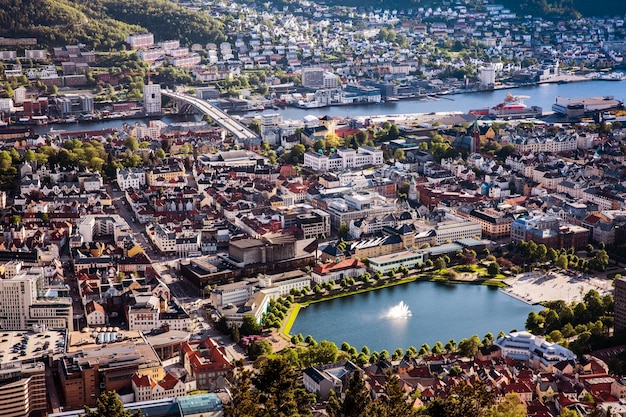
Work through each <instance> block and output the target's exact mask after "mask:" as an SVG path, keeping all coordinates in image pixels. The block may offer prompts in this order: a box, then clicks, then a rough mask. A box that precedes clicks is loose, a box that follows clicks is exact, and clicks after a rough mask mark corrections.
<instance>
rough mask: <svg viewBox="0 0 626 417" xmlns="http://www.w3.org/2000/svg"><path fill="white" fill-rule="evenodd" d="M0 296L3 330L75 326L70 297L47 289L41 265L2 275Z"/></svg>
mask: <svg viewBox="0 0 626 417" xmlns="http://www.w3.org/2000/svg"><path fill="white" fill-rule="evenodd" d="M40 295H41V296H42V297H40ZM45 295H51V296H50V297H45ZM0 299H2V303H0V327H1V328H2V329H4V330H26V329H29V328H31V327H32V326H33V325H45V326H47V327H50V328H68V329H70V330H71V329H72V328H73V319H72V318H73V314H72V300H71V298H69V297H59V296H57V295H56V294H55V296H52V294H49V293H46V288H45V279H44V274H43V269H42V268H39V267H34V268H30V269H28V270H26V271H21V272H19V273H18V274H17V275H15V276H14V277H12V278H5V279H0Z"/></svg>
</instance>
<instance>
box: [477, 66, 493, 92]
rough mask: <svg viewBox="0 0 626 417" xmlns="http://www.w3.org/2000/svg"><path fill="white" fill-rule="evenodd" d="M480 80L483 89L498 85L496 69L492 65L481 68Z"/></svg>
mask: <svg viewBox="0 0 626 417" xmlns="http://www.w3.org/2000/svg"><path fill="white" fill-rule="evenodd" d="M478 79H479V80H480V86H481V87H489V86H493V85H494V84H495V83H496V68H495V67H494V66H493V65H492V64H489V65H487V66H486V67H482V68H480V70H479V73H478Z"/></svg>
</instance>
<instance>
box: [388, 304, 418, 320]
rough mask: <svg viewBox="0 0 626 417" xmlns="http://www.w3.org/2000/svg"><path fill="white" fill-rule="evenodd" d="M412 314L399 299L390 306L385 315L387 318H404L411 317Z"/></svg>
mask: <svg viewBox="0 0 626 417" xmlns="http://www.w3.org/2000/svg"><path fill="white" fill-rule="evenodd" d="M412 315H413V314H412V313H411V310H409V306H408V305H406V304H404V301H400V302H399V303H398V304H396V305H395V306H393V307H391V308H390V309H389V311H388V312H387V314H386V315H385V317H387V318H389V319H405V318H407V317H411V316H412Z"/></svg>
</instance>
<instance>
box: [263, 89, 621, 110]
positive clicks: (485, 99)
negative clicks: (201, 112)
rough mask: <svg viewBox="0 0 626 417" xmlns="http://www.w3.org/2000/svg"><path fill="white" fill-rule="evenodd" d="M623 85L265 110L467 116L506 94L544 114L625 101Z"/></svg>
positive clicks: (482, 92) (500, 100)
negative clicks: (569, 104)
mask: <svg viewBox="0 0 626 417" xmlns="http://www.w3.org/2000/svg"><path fill="white" fill-rule="evenodd" d="M625 87H626V81H603V80H594V81H584V82H574V83H566V84H556V83H554V84H541V85H529V86H522V87H519V88H507V89H502V90H490V91H479V92H472V93H463V94H451V95H446V96H442V97H440V98H439V99H437V100H436V101H422V100H415V99H409V100H400V101H396V102H390V103H385V104H366V105H349V106H335V107H323V108H319V109H298V108H293V107H288V108H286V109H283V110H278V111H274V110H266V111H267V112H272V113H281V114H282V115H283V118H284V119H301V118H303V117H304V116H306V115H309V114H311V115H315V116H323V115H328V116H331V117H357V116H373V115H394V114H409V113H430V112H451V111H459V112H465V113H466V112H467V111H469V110H470V109H476V108H481V107H488V106H495V105H496V104H498V103H500V102H502V100H504V98H505V97H506V95H507V94H508V93H511V94H513V95H521V96H529V97H530V98H529V99H528V100H526V101H525V103H526V105H528V106H539V107H541V108H542V109H543V111H544V112H548V111H550V110H551V109H552V104H554V102H555V101H556V96H562V97H568V98H583V97H601V96H602V97H604V96H614V97H615V98H616V99H618V100H622V101H625V100H626V92H625Z"/></svg>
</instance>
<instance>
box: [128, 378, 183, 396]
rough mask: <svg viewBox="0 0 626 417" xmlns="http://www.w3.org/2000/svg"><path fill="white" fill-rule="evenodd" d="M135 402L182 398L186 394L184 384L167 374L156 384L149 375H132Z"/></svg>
mask: <svg viewBox="0 0 626 417" xmlns="http://www.w3.org/2000/svg"><path fill="white" fill-rule="evenodd" d="M131 382H132V387H133V393H134V394H135V401H136V402H142V401H153V400H161V399H163V398H176V397H182V396H184V395H186V394H187V388H186V386H185V383H184V382H183V381H181V380H180V379H178V378H176V377H175V376H174V375H172V374H170V373H169V372H168V373H167V374H166V375H165V378H163V379H162V380H161V381H159V382H157V381H155V380H154V378H152V377H151V376H150V375H139V374H138V373H136V374H134V375H133V376H132V378H131Z"/></svg>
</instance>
